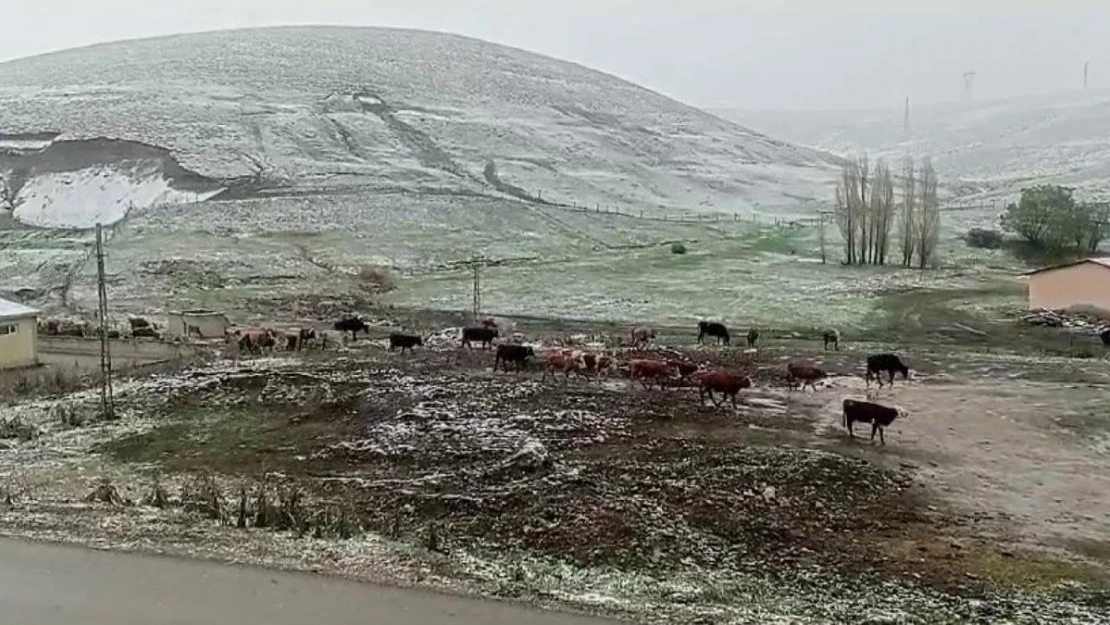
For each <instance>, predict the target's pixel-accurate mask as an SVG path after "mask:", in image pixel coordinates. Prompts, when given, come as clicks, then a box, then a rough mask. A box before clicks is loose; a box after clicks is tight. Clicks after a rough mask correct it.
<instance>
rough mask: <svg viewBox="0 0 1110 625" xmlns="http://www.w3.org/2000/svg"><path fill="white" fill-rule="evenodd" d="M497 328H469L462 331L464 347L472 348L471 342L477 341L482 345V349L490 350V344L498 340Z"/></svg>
mask: <svg viewBox="0 0 1110 625" xmlns="http://www.w3.org/2000/svg"><path fill="white" fill-rule="evenodd" d="M497 336H498V331H497V328H483V327H473V326H472V327H469V328H463V329H462V345H463V347H471V345H470V342H471V341H477V342H479V343H481V344H482V347H483V348H485V349H489V347H490V344H492V343H493V340H494V339H495V338H497Z"/></svg>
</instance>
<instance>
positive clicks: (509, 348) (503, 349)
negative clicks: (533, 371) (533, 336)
mask: <svg viewBox="0 0 1110 625" xmlns="http://www.w3.org/2000/svg"><path fill="white" fill-rule="evenodd" d="M535 356H536V350H534V349H532V346H531V345H517V344H515V343H505V344H503V345H498V346H497V357H496V358H494V360H493V370H494V371H497V366H498V365H501V366H502V367H503V368H504V369H505V371H508V370H509V363H510V362H511V363H515V364H516V368H517V369H518V370H523V369H524V365H526V364H528V359H529V358H534V357H535Z"/></svg>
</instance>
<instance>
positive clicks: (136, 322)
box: [127, 317, 151, 331]
mask: <svg viewBox="0 0 1110 625" xmlns="http://www.w3.org/2000/svg"><path fill="white" fill-rule="evenodd" d="M127 323H129V324H131V330H132V331H134V330H138V329H139V328H149V327H151V326H150V322H149V321H147V320H146V319H143V318H142V317H129V318H128V319H127Z"/></svg>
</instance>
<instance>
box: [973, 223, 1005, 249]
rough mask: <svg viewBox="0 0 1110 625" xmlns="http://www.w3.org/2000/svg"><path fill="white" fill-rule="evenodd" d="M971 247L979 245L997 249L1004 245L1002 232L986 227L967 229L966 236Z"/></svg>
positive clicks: (979, 246)
mask: <svg viewBox="0 0 1110 625" xmlns="http://www.w3.org/2000/svg"><path fill="white" fill-rule="evenodd" d="M964 240H965V241H967V244H968V246H969V247H978V248H984V249H989V250H993V249H997V248H1000V247H1002V233H1001V232H999V231H998V230H988V229H986V228H972V229H971V230H968V231H967V235H966V236H965V237H964Z"/></svg>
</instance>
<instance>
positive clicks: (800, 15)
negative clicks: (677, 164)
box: [0, 0, 1110, 109]
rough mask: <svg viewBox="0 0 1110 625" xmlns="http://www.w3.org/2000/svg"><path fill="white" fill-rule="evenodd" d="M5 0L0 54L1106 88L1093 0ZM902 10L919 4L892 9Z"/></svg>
mask: <svg viewBox="0 0 1110 625" xmlns="http://www.w3.org/2000/svg"><path fill="white" fill-rule="evenodd" d="M4 4H5V5H6V6H5V10H4V12H3V14H2V16H0V59H11V58H17V57H20V56H27V55H31V54H36V53H40V52H46V51H50V50H57V49H61V48H67V47H73V46H77V45H83V44H88V43H95V42H100V41H112V40H116V39H123V38H134V37H145V36H153V35H160V34H170V33H177V32H186V31H197V30H212V29H219V28H235V27H248V26H265V25H278V24H343V25H365V26H405V27H413V28H423V29H429V30H441V31H450V32H456V33H460V34H465V35H470V36H474V37H478V38H481V39H486V40H489V41H494V42H498V43H504V44H509V45H513V46H517V47H520V48H525V49H528V50H532V51H535V52H540V53H543V54H548V55H551V56H554V57H558V58H562V59H566V60H570V61H576V62H579V63H582V64H584V65H587V66H590V67H593V68H595V69H599V70H602V71H606V72H609V73H612V74H616V75H618V76H621V77H623V78H627V79H630V80H632V81H635V82H638V83H640V84H642V85H645V86H647V87H650V88H652V89H655V90H657V91H660V92H663V93H665V94H667V95H670V96H672V97H675V98H678V99H680V100H683V101H685V102H688V103H691V104H695V105H699V106H706V107H735V108H748V109H755V108H768V109H770V108H775V109H838V108H877V107H882V108H887V107H893V108H899V107H901V104H902V99H903V98H904V97H905V96H907V95H908V96H910V97H911V98H913V100H914V102H916V103H925V102H943V101H951V100H958V99H959V98H960V94H961V92H962V90H963V78H962V74H963V73H964V72H965V71H968V70H975V72H976V77H975V79H974V81H975V82H974V90H975V96H976V98H977V99H987V98H993V97H1003V96H1011V95H1020V94H1026V93H1039V92H1049V91H1060V90H1067V89H1076V88H1079V87H1080V86H1081V85H1082V76H1083V62H1084V61H1086V60H1089V61H1090V62H1091V86H1092V87H1099V88H1110V2H1106V1H1105V0H1102V1H1098V0H1092V1H1086V2H1084V1H1081V0H1073V1H1069V0H1056V1H1055V2H1053V1H1051V0H1042V1H1040V2H1032V1H1022V0H1009V1H1006V2H1003V1H1002V0H995V1H987V0H964V1H963V2H953V1H952V0H933V1H932V2H920V3H913V4H911V3H909V2H903V1H902V0H887V1H885V2H864V1H860V0H826V1H824V2H820V3H818V2H816V1H814V0H810V1H807V0H793V1H790V0H779V1H775V0H732V1H727V0H719V1H717V2H709V1H703V0H674V1H673V2H671V3H659V2H654V3H653V2H635V1H632V0H627V1H620V0H593V1H592V2H584V1H576V0H563V1H562V2H540V1H529V0H517V1H516V2H507V1H503V2H492V1H486V2H478V1H476V0H451V1H443V0H403V1H400V0H346V1H343V0H222V1H220V2H213V1H211V0H197V1H192V2H191V1H190V0H177V1H176V2H174V3H173V5H172V6H157V5H158V4H160V3H157V2H153V1H151V0H143V1H140V0H68V1H67V0H37V1H34V2H32V1H13V0H5V1H4ZM914 4H916V5H917V6H923V7H929V8H927V9H926V8H922V9H919V10H916V11H910V10H907V9H894V8H890V7H891V6H892V5H901V6H913V5H914ZM668 5H670V6H668ZM828 5H839V6H842V7H844V8H841V9H839V10H833V9H831V8H828ZM1099 5H1107V6H1106V7H1105V8H1098V7H1099ZM554 6H558V7H559V8H552V7H554ZM815 7H816V8H815ZM1050 7H1051V8H1050Z"/></svg>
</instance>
